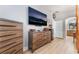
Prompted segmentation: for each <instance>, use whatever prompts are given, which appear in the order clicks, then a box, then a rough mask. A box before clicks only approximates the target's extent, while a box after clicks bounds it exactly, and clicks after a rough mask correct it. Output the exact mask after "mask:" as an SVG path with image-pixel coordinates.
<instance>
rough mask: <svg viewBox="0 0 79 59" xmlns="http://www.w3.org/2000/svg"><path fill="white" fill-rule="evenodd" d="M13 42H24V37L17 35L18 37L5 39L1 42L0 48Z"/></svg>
mask: <svg viewBox="0 0 79 59" xmlns="http://www.w3.org/2000/svg"><path fill="white" fill-rule="evenodd" d="M13 42H15V43H16V42H22V37H17V38H14V39H10V40H5V41H3V42H0V48H1V47H5V46H8V45H10V44H12V43H13Z"/></svg>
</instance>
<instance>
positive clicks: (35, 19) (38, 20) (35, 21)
mask: <svg viewBox="0 0 79 59" xmlns="http://www.w3.org/2000/svg"><path fill="white" fill-rule="evenodd" d="M28 15H29V24H31V25H38V26H46V25H47V15H46V14H44V13H42V12H40V11H37V10H35V9H33V8H31V7H29V8H28Z"/></svg>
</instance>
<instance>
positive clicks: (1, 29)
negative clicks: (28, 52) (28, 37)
mask: <svg viewBox="0 0 79 59" xmlns="http://www.w3.org/2000/svg"><path fill="white" fill-rule="evenodd" d="M22 27H23V26H22V23H19V22H15V21H10V20H7V19H2V18H0V54H22V53H23V29H22Z"/></svg>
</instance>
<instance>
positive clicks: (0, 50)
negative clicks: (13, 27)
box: [0, 42, 23, 53]
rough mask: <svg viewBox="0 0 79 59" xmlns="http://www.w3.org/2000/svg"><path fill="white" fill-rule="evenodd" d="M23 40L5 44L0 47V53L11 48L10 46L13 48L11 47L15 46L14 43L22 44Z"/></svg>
mask: <svg viewBox="0 0 79 59" xmlns="http://www.w3.org/2000/svg"><path fill="white" fill-rule="evenodd" d="M22 43H23V42H13V43H12V44H10V45H7V46H5V47H1V48H0V53H3V52H5V51H7V50H9V49H11V48H13V47H15V46H16V45H19V44H22Z"/></svg>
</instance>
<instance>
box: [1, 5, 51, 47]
mask: <svg viewBox="0 0 79 59" xmlns="http://www.w3.org/2000/svg"><path fill="white" fill-rule="evenodd" d="M31 7H32V8H35V9H37V10H39V11H41V12H43V13H45V14H47V15H48V17H47V18H48V19H49V20H48V22H51V21H50V18H51V17H50V8H49V7H48V6H40V5H39V6H34V5H33V6H32V5H31ZM0 18H6V19H10V20H14V21H19V22H22V23H23V30H24V31H23V33H24V34H23V35H24V38H23V40H24V47H25V48H28V39H29V38H28V31H29V29H39V30H42V29H43V26H41V27H39V26H33V25H28V6H24V5H22V6H21V5H17V6H16V5H13V6H12V5H10V6H8V5H7V6H5V5H4V6H0Z"/></svg>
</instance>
